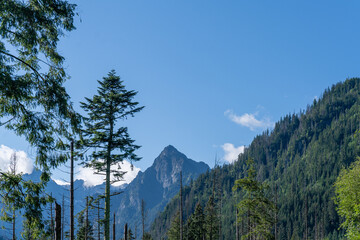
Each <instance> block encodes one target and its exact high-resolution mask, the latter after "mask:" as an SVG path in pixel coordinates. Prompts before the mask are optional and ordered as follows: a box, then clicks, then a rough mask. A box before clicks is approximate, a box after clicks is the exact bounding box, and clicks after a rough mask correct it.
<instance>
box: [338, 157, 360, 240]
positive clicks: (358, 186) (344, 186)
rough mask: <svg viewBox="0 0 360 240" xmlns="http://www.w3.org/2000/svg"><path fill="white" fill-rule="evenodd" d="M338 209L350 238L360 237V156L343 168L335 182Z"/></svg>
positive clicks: (342, 224) (342, 225) (343, 226)
mask: <svg viewBox="0 0 360 240" xmlns="http://www.w3.org/2000/svg"><path fill="white" fill-rule="evenodd" d="M335 194H336V198H335V202H336V204H337V211H338V213H339V215H340V216H341V217H342V218H343V222H342V223H341V227H342V228H344V229H346V236H347V237H348V238H349V239H360V158H358V160H357V161H356V162H354V163H353V164H352V165H351V166H350V167H349V168H347V169H345V168H344V169H343V170H341V172H340V174H339V176H338V178H337V179H336V182H335Z"/></svg>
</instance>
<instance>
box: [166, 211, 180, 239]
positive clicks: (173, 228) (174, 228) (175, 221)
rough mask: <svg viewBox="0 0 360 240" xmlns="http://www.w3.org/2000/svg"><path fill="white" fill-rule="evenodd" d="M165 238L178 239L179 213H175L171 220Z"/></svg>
mask: <svg viewBox="0 0 360 240" xmlns="http://www.w3.org/2000/svg"><path fill="white" fill-rule="evenodd" d="M167 237H168V239H169V240H178V239H180V212H179V211H178V212H176V214H175V216H174V217H173V218H172V221H171V225H170V228H169V231H168V232H167Z"/></svg>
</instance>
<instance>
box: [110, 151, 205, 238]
mask: <svg viewBox="0 0 360 240" xmlns="http://www.w3.org/2000/svg"><path fill="white" fill-rule="evenodd" d="M208 170H209V166H208V165H207V164H205V163H203V162H195V161H194V160H191V159H189V158H187V157H186V156H185V155H184V154H182V153H180V152H179V151H178V150H177V149H176V148H174V147H173V146H171V145H170V146H167V147H166V148H165V149H164V150H163V151H162V152H161V153H160V155H159V156H158V157H157V158H156V159H155V161H154V163H153V165H152V166H151V167H149V168H148V169H146V171H145V172H139V174H138V175H137V177H136V178H135V179H134V180H133V181H132V182H131V183H130V184H129V185H128V186H127V187H126V188H125V189H124V192H123V193H122V194H120V195H118V196H116V197H114V198H113V199H112V209H115V213H116V216H117V221H116V223H117V226H119V227H118V230H117V232H119V233H122V230H123V226H124V224H125V223H128V225H129V227H130V228H131V229H132V230H133V231H134V229H135V226H137V229H138V233H141V232H140V229H141V211H140V209H141V200H142V199H143V200H144V202H145V206H146V229H148V228H149V227H150V223H151V222H152V221H153V220H154V218H155V217H156V215H157V214H158V213H159V212H160V211H162V210H163V209H164V206H165V205H166V204H167V203H168V202H169V200H170V199H171V198H173V197H174V196H175V195H176V194H177V193H178V191H179V189H180V171H182V175H183V184H184V185H187V184H189V183H190V181H191V180H192V179H193V180H195V179H196V178H197V177H198V176H199V175H200V174H202V173H204V172H206V171H208Z"/></svg>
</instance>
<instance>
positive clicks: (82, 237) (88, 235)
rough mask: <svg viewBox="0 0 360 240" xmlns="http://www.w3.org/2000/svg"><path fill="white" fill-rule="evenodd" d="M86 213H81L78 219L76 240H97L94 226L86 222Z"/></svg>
mask: <svg viewBox="0 0 360 240" xmlns="http://www.w3.org/2000/svg"><path fill="white" fill-rule="evenodd" d="M84 213H85V212H84V211H81V212H80V213H79V215H78V217H77V221H78V227H77V229H78V231H77V235H76V240H95V238H94V229H93V225H92V224H91V222H90V221H89V220H87V221H86V219H85V216H84Z"/></svg>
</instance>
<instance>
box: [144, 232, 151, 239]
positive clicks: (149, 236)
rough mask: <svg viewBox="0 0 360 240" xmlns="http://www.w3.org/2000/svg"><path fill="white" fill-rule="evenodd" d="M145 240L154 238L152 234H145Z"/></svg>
mask: <svg viewBox="0 0 360 240" xmlns="http://www.w3.org/2000/svg"><path fill="white" fill-rule="evenodd" d="M143 240H153V238H152V237H151V235H150V233H145V234H144V237H143Z"/></svg>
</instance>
